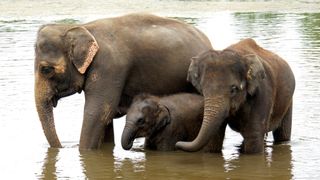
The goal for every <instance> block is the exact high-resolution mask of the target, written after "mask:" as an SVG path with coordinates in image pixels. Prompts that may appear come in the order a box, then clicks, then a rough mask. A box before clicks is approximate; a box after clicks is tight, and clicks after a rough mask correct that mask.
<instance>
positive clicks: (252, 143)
mask: <svg viewBox="0 0 320 180" xmlns="http://www.w3.org/2000/svg"><path fill="white" fill-rule="evenodd" d="M263 151H264V140H263V137H262V138H250V139H249V138H247V139H244V141H243V142H242V145H241V149H240V152H241V153H244V154H256V153H262V152H263Z"/></svg>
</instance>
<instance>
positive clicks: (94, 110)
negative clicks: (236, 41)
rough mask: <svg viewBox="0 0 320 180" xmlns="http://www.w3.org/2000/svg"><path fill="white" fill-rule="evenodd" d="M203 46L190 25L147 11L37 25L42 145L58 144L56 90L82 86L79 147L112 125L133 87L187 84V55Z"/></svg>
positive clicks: (179, 88)
mask: <svg viewBox="0 0 320 180" xmlns="http://www.w3.org/2000/svg"><path fill="white" fill-rule="evenodd" d="M211 48H212V47H211V44H210V42H209V40H208V38H207V37H206V36H205V35H204V34H203V33H202V32H200V31H199V30H198V29H196V28H195V27H193V26H191V25H188V24H185V23H183V22H180V21H177V20H173V19H169V18H162V17H157V16H154V15H148V14H129V15H125V16H121V17H115V18H107V19H100V20H96V21H93V22H89V23H86V24H72V25H66V24H48V25H44V26H42V27H40V29H39V31H38V35H37V39H36V43H35V56H36V57H35V63H34V66H35V102H36V108H37V111H38V115H39V119H40V121H41V124H42V128H43V131H44V133H45V136H46V138H47V140H48V142H49V144H50V146H51V147H62V145H61V143H60V141H59V138H58V136H57V134H56V129H55V125H54V116H53V107H56V106H57V102H58V100H59V99H60V98H63V97H65V96H69V95H72V94H74V93H76V92H78V93H80V92H82V91H84V93H85V105H84V118H83V124H82V130H81V137H80V145H79V148H81V149H94V148H98V147H99V145H100V142H102V141H101V140H102V139H103V138H104V137H103V134H104V130H105V129H110V130H111V132H112V128H110V122H111V120H112V118H113V117H115V116H119V115H124V114H125V113H126V109H127V108H128V107H129V105H130V104H131V101H132V98H133V97H134V96H135V95H137V94H140V93H143V92H146V93H151V94H156V95H161V94H173V93H177V92H192V91H195V90H194V88H193V86H192V85H191V84H190V83H188V82H187V81H186V76H187V71H188V67H189V64H190V62H191V61H190V59H191V57H193V56H195V55H197V54H199V53H200V52H202V51H204V50H208V49H211ZM119 112H120V113H119ZM108 126H109V127H108Z"/></svg>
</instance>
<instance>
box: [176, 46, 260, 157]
mask: <svg viewBox="0 0 320 180" xmlns="http://www.w3.org/2000/svg"><path fill="white" fill-rule="evenodd" d="M264 77H265V70H264V67H263V65H262V62H261V60H260V58H259V57H258V56H257V55H254V54H250V55H246V56H242V55H240V54H239V53H237V52H235V51H233V50H224V51H214V50H210V51H207V52H204V53H202V54H200V55H198V56H197V57H194V58H192V62H191V64H190V67H189V71H188V77H187V80H188V81H190V82H191V83H192V84H193V86H195V87H196V88H197V90H198V91H199V92H200V93H202V94H203V96H204V98H205V100H204V103H205V104H204V118H203V123H202V126H201V129H200V131H199V133H198V136H197V137H196V139H194V140H193V141H192V142H177V143H176V147H177V148H180V149H182V150H185V151H197V150H199V149H201V148H202V147H203V146H204V145H206V144H207V142H208V141H209V139H210V137H211V136H212V135H213V133H214V132H217V131H218V129H219V128H220V126H221V124H222V123H223V121H224V120H225V119H226V118H227V117H228V116H229V115H231V114H234V113H236V111H237V110H238V109H239V107H240V106H241V105H242V104H243V103H244V102H245V101H246V98H247V96H254V95H255V93H257V92H258V90H259V84H260V83H261V81H262V80H263V79H264Z"/></svg>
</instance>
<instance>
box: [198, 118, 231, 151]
mask: <svg viewBox="0 0 320 180" xmlns="http://www.w3.org/2000/svg"><path fill="white" fill-rule="evenodd" d="M226 127H227V123H226V122H224V123H223V124H222V125H221V126H220V128H219V130H218V132H216V133H214V135H213V136H212V138H211V140H210V141H209V143H208V144H207V145H206V146H205V147H204V149H203V150H204V152H210V153H221V152H222V147H223V140H224V136H225V132H226Z"/></svg>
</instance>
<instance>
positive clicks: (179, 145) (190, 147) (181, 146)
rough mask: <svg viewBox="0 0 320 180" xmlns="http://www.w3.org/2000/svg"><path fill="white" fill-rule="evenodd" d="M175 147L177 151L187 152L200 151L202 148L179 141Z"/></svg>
mask: <svg viewBox="0 0 320 180" xmlns="http://www.w3.org/2000/svg"><path fill="white" fill-rule="evenodd" d="M175 147H176V148H177V149H181V150H183V151H187V152H195V151H199V150H200V149H201V148H202V147H201V146H198V147H196V146H194V145H193V143H192V142H184V141H178V142H177V143H176V145H175Z"/></svg>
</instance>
